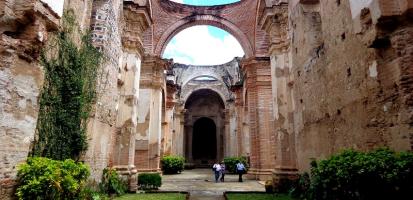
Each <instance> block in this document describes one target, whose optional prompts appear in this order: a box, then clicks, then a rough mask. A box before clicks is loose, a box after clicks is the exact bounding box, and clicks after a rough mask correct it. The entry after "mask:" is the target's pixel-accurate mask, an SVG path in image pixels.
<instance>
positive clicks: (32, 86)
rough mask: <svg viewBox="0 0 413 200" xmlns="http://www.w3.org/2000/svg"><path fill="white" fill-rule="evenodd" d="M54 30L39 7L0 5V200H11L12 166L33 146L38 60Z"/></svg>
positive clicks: (5, 1) (54, 22) (46, 10)
mask: <svg viewBox="0 0 413 200" xmlns="http://www.w3.org/2000/svg"><path fill="white" fill-rule="evenodd" d="M58 24H59V16H58V15H56V14H55V13H54V11H52V10H51V9H50V7H48V6H47V5H46V4H44V3H42V2H40V1H36V0H30V1H25V2H24V3H22V2H19V1H10V0H2V1H0V138H1V140H0V199H11V198H12V195H13V194H14V192H13V190H14V186H15V184H16V180H15V179H16V174H17V167H16V166H17V165H18V164H20V163H22V162H25V161H26V158H27V156H28V154H29V152H30V150H31V145H32V142H33V141H34V137H35V130H36V124H37V117H38V110H39V101H38V98H39V95H40V91H41V89H42V86H43V80H44V75H43V68H42V66H41V65H40V64H39V61H38V57H39V55H40V49H41V48H42V47H43V46H44V45H45V44H46V41H47V39H48V37H49V36H50V32H51V31H54V30H57V27H58Z"/></svg>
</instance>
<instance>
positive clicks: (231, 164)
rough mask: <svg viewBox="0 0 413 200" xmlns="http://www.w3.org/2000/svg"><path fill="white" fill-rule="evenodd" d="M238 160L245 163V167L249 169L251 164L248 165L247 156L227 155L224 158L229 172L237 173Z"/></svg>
mask: <svg viewBox="0 0 413 200" xmlns="http://www.w3.org/2000/svg"><path fill="white" fill-rule="evenodd" d="M238 162H241V163H242V164H244V166H245V168H246V169H247V171H248V168H249V166H248V163H247V158H246V157H244V156H240V157H227V158H224V163H225V168H226V169H227V170H228V172H229V173H236V172H237V170H236V169H237V168H236V165H237V163H238Z"/></svg>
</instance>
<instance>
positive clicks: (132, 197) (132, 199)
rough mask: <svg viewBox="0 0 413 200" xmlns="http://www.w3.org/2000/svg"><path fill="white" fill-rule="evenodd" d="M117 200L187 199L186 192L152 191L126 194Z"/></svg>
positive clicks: (116, 199)
mask: <svg viewBox="0 0 413 200" xmlns="http://www.w3.org/2000/svg"><path fill="white" fill-rule="evenodd" d="M115 200H185V194H179V193H151V194H126V195H123V196H121V197H117V198H115Z"/></svg>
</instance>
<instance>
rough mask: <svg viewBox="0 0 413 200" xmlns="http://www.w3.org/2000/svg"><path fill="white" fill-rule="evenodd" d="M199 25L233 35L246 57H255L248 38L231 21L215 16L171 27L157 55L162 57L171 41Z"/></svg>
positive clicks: (195, 17)
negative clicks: (213, 27) (186, 30)
mask: <svg viewBox="0 0 413 200" xmlns="http://www.w3.org/2000/svg"><path fill="white" fill-rule="evenodd" d="M197 25H210V26H215V27H217V28H220V29H223V30H225V31H227V32H228V33H230V34H231V35H233V36H234V37H235V38H236V39H237V40H238V42H239V43H240V45H241V47H242V49H243V50H244V53H245V57H246V58H250V57H252V56H253V54H254V51H253V48H252V45H251V43H250V42H249V40H248V38H247V36H246V35H245V34H244V33H243V32H242V31H241V30H240V29H239V28H238V27H237V26H236V25H234V24H233V23H231V22H230V21H228V20H226V19H224V18H219V17H217V16H213V15H195V16H189V17H186V18H183V19H181V20H179V21H177V22H176V23H174V24H173V25H172V26H170V27H169V28H168V29H167V30H166V31H165V32H164V33H163V34H162V36H161V38H160V39H159V42H158V43H157V45H156V48H155V55H158V56H162V54H163V52H164V50H165V48H166V46H167V44H168V43H169V41H170V40H171V39H172V38H173V37H174V36H175V35H176V34H178V33H179V32H181V31H183V30H184V29H186V28H189V27H192V26H197Z"/></svg>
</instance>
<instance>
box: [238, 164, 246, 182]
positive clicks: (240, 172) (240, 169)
mask: <svg viewBox="0 0 413 200" xmlns="http://www.w3.org/2000/svg"><path fill="white" fill-rule="evenodd" d="M236 169H237V173H238V182H242V174H244V173H245V171H246V170H245V166H244V164H242V162H238V163H237V165H236Z"/></svg>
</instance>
